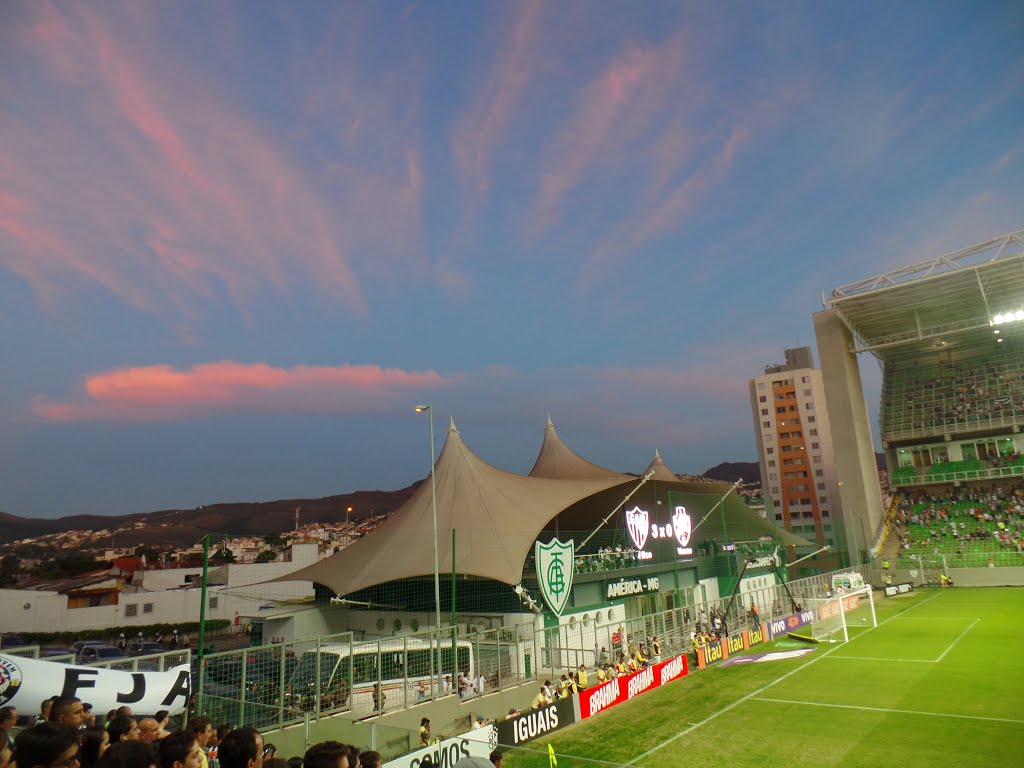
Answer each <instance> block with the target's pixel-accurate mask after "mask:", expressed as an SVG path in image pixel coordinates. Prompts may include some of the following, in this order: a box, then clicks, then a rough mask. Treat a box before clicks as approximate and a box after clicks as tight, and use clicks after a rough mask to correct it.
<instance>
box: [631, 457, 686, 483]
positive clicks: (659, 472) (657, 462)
mask: <svg viewBox="0 0 1024 768" xmlns="http://www.w3.org/2000/svg"><path fill="white" fill-rule="evenodd" d="M648 472H653V473H654V474H652V475H651V479H652V480H660V481H662V482H669V483H676V482H679V478H678V477H676V476H675V473H674V472H673V471H672V470H671V469H669V468H668V467H667V466H666V465H665V460H664V459H663V458H661V453H660V452H659V451H658V449H657V448H655V449H654V458H653V459H651V463H650V464H648V465H647V469H645V470H644V471H643V472H641V473H640V474H641V475H643V476H645V477H646V476H647V473H648Z"/></svg>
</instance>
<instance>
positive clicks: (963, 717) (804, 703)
mask: <svg viewBox="0 0 1024 768" xmlns="http://www.w3.org/2000/svg"><path fill="white" fill-rule="evenodd" d="M754 701H770V702H772V703H774V704H799V705H801V706H805V707H833V708H835V709H860V710H863V711H865V712H886V713H889V714H896V715H922V716H927V717H956V718H959V719H961V720H988V721H991V722H994V723H1015V724H1024V720H1013V719H1011V718H1009V717H983V716H982V715H957V714H953V713H952V712H923V711H921V710H918V709H883V708H882V707H859V706H856V705H854V704H826V703H824V702H821V701H795V700H793V699H769V698H763V697H760V696H755V697H754Z"/></svg>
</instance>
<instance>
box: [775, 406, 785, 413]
mask: <svg viewBox="0 0 1024 768" xmlns="http://www.w3.org/2000/svg"><path fill="white" fill-rule="evenodd" d="M775 412H776V413H785V412H786V406H782V407H781V408H776V409H775Z"/></svg>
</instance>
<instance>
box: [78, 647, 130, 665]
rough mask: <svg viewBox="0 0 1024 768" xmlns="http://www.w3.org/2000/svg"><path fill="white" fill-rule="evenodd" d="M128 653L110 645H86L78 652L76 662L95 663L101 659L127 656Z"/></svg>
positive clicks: (107, 659)
mask: <svg viewBox="0 0 1024 768" xmlns="http://www.w3.org/2000/svg"><path fill="white" fill-rule="evenodd" d="M127 657H128V654H126V653H125V652H124V651H122V650H121V649H120V648H114V647H113V646H111V645H87V646H85V647H83V648H82V650H81V651H79V652H78V657H77V658H76V659H75V663H77V664H96V663H98V662H101V661H117V660H118V659H124V658H127Z"/></svg>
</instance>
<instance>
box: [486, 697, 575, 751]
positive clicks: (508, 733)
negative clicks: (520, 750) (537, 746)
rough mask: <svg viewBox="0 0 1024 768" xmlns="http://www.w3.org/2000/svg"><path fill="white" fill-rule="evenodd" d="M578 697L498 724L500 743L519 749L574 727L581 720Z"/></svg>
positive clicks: (563, 700) (557, 702)
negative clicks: (521, 746) (536, 740)
mask: <svg viewBox="0 0 1024 768" xmlns="http://www.w3.org/2000/svg"><path fill="white" fill-rule="evenodd" d="M579 706H580V700H579V697H578V696H570V697H569V698H567V699H559V700H558V701H556V702H555V703H554V704H548V705H547V706H546V707H541V708H540V709H534V710H531V711H529V712H524V713H523V714H521V715H518V716H517V717H510V718H508V719H507V720H502V721H501V722H500V723H498V726H497V728H498V742H499V743H500V744H504V745H506V746H509V747H518V746H519V745H520V744H525V743H526V742H527V741H533V740H534V739H539V738H540V737H541V736H546V735H547V734H549V733H552V732H554V731H557V730H558V729H559V728H565V726H567V725H572V724H573V723H575V722H576V721H577V720H579V719H580V712H579Z"/></svg>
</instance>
